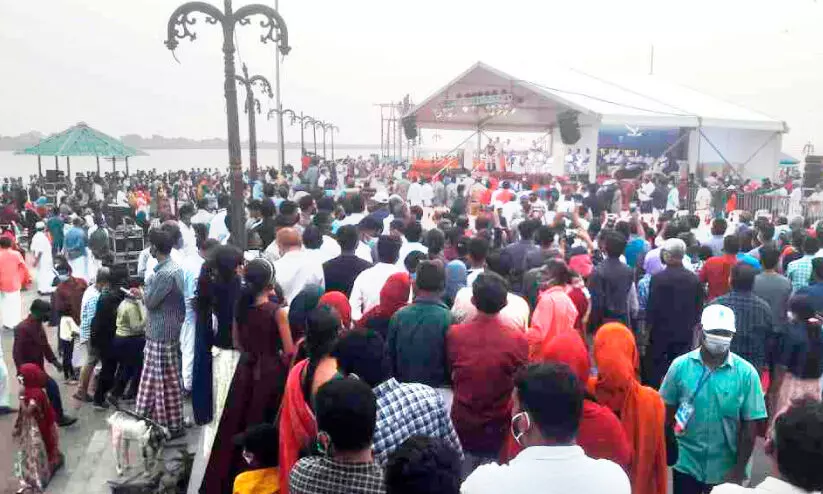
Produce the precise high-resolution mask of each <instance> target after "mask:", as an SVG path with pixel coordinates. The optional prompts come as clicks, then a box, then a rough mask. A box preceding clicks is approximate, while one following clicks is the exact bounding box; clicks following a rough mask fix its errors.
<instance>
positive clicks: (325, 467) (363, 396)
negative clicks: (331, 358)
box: [281, 378, 386, 494]
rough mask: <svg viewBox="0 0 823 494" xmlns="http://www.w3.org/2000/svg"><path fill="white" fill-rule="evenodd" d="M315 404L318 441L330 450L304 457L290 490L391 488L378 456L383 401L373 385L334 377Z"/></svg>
mask: <svg viewBox="0 0 823 494" xmlns="http://www.w3.org/2000/svg"><path fill="white" fill-rule="evenodd" d="M314 403H315V406H314V409H315V414H316V416H317V429H318V431H320V433H319V434H318V442H319V443H320V448H321V449H322V450H324V451H326V452H327V454H326V455H323V456H310V457H306V458H303V459H301V460H300V461H298V462H297V463H296V464H295V465H294V468H293V469H292V470H291V473H290V475H289V482H288V489H289V490H288V492H289V493H291V494H343V493H348V494H383V493H384V492H386V487H385V483H384V480H383V469H382V468H380V466H379V465H377V463H375V462H374V456H373V455H372V443H373V439H374V429H375V422H376V420H377V400H376V399H375V396H374V393H373V392H372V390H371V388H369V386H368V384H366V383H364V382H363V381H359V380H357V379H345V378H344V379H333V380H331V381H329V382H327V383H326V384H324V385H323V386H321V387H320V389H319V390H318V391H317V396H316V397H315V399H314ZM281 468H282V465H281Z"/></svg>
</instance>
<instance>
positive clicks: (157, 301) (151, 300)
mask: <svg viewBox="0 0 823 494" xmlns="http://www.w3.org/2000/svg"><path fill="white" fill-rule="evenodd" d="M154 272H155V274H154V276H152V277H151V278H150V279H149V280H148V281H147V282H146V288H145V291H144V294H143V301H144V303H145V304H146V309H148V325H147V326H146V338H148V339H150V340H154V341H164V342H169V343H177V342H179V339H180V328H181V327H182V326H183V320H184V319H185V317H186V306H185V302H184V297H183V294H184V293H186V286H185V281H184V280H183V270H182V269H181V268H180V266H178V265H177V263H175V262H174V261H173V260H171V258H170V257H169V258H167V259H165V260H163V262H160V263H159V264H157V267H155V268H154Z"/></svg>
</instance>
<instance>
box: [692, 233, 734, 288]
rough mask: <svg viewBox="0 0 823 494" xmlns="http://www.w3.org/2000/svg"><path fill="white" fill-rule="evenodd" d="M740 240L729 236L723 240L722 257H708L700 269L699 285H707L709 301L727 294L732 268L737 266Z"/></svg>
mask: <svg viewBox="0 0 823 494" xmlns="http://www.w3.org/2000/svg"><path fill="white" fill-rule="evenodd" d="M738 252H740V239H739V238H738V237H737V235H729V236H727V237H726V238H724V239H723V255H722V256H714V257H710V258H709V260H708V261H706V262H705V264H703V267H702V268H701V269H700V283H706V284H707V285H708V293H709V300H714V299H716V298H717V297H719V296H721V295H725V294H727V293H728V292H729V280H730V277H731V273H732V267H734V265H735V264H737V254H738Z"/></svg>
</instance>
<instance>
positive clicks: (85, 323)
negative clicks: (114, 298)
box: [80, 285, 100, 341]
mask: <svg viewBox="0 0 823 494" xmlns="http://www.w3.org/2000/svg"><path fill="white" fill-rule="evenodd" d="M98 300H100V291H99V290H98V289H97V287H96V286H94V285H89V287H88V288H86V291H85V292H83V300H82V301H81V302H80V341H88V339H89V338H91V321H92V320H93V319H94V314H95V313H96V312H97V301H98Z"/></svg>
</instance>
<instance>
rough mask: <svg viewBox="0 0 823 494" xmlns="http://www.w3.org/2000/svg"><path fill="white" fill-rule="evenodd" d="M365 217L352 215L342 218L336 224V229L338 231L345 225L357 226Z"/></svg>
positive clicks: (362, 214)
mask: <svg viewBox="0 0 823 494" xmlns="http://www.w3.org/2000/svg"><path fill="white" fill-rule="evenodd" d="M365 217H366V215H365V214H364V213H352V214H350V215H348V216H346V217H345V218H343V219H342V220H340V223H338V224H337V229H338V230H339V229H340V227H341V226H346V225H354V226H357V225H359V224H360V220H362V219H363V218H365Z"/></svg>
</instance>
